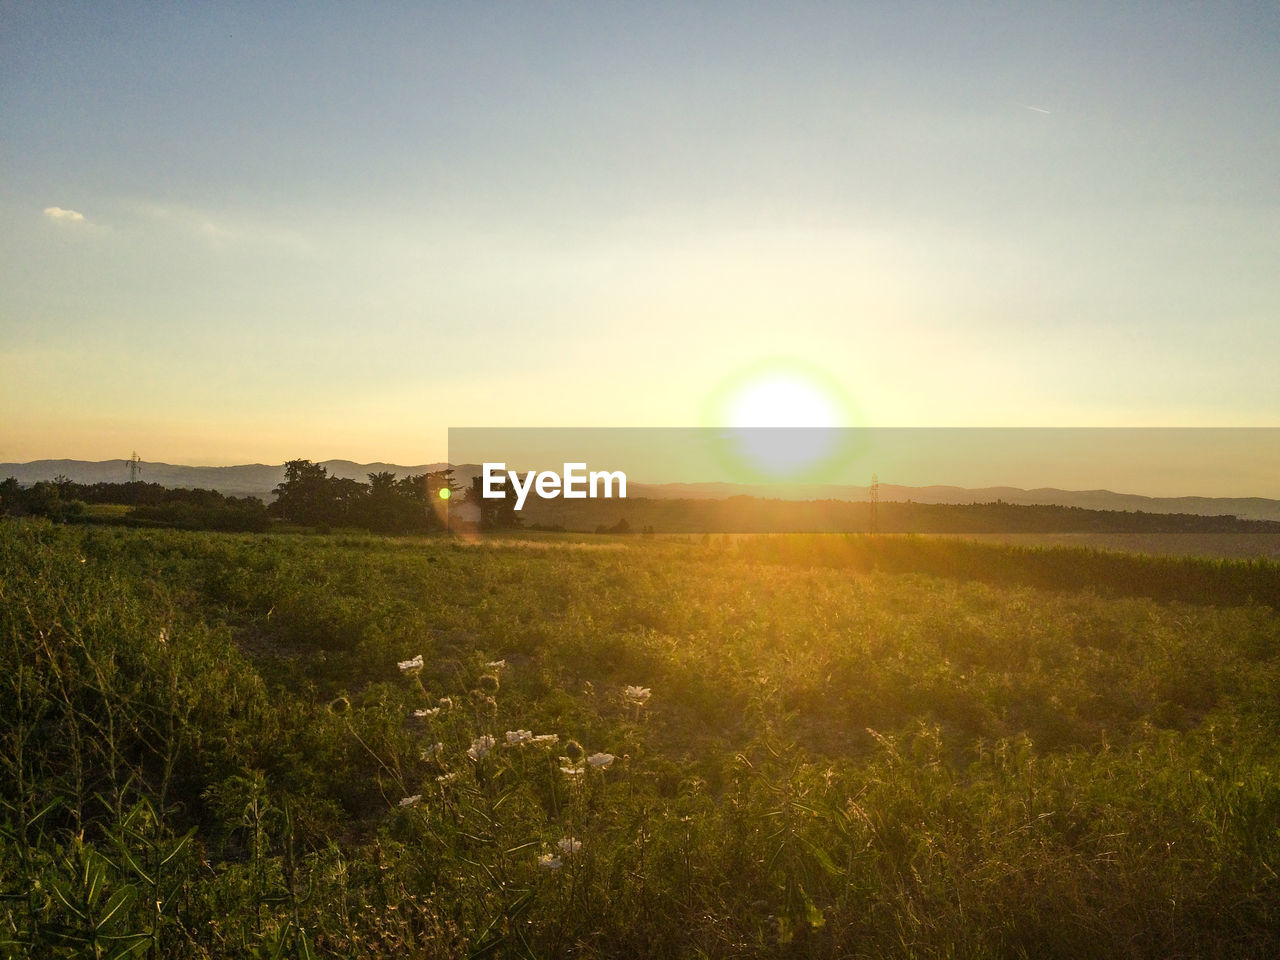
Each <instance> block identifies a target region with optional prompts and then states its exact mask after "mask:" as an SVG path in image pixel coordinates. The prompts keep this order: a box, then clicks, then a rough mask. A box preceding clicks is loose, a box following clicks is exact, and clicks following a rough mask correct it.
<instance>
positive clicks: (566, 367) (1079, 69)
mask: <svg viewBox="0 0 1280 960" xmlns="http://www.w3.org/2000/svg"><path fill="white" fill-rule="evenodd" d="M1277 157H1280V6H1277V5H1276V4H1275V3H1273V2H1269V0H1268V2H1260V3H1249V4H1209V3H1199V4H1186V5H1183V4H1174V3H1166V2H1160V3H1144V4H1136V3H1130V4H1117V3H1098V4H1052V5H1048V4H1044V5H1031V4H1026V3H1010V4H958V3H945V4H943V3H938V4H905V3H901V2H895V3H886V4H882V5H873V4H863V3H830V4H797V3H794V2H792V3H787V4H781V3H778V4H768V5H764V4H748V3H742V2H734V3H690V2H685V3H673V4H669V5H667V4H658V3H633V4H613V3H604V2H583V3H573V4H561V3H546V2H538V3H448V4H445V3H426V2H418V3H406V4H391V3H376V4H354V3H345V4H333V5H326V4H306V5H291V4H290V5H286V4H256V3H255V4H248V3H246V4H232V3H217V4H200V5H196V4H190V3H179V4H163V5H157V4H141V3H122V4H113V3H74V4H73V3H56V2H40V3H7V2H5V3H0V174H2V175H0V249H2V260H0V268H2V270H3V275H2V277H0V461H3V460H29V459H36V458H44V457H64V456H65V457H76V458H84V459H107V458H111V457H122V456H128V454H129V453H130V451H132V450H134V449H136V450H138V452H139V453H140V454H141V455H142V457H143V458H144V459H147V460H167V461H170V462H201V463H212V464H219V463H236V462H245V461H253V460H257V461H264V462H274V463H279V462H281V461H283V460H284V459H287V458H292V457H310V458H312V459H316V460H320V459H325V458H328V457H347V458H351V459H356V460H373V459H379V460H388V461H395V462H403V463H419V462H425V461H429V460H432V459H437V458H439V457H442V456H443V455H444V449H445V429H446V428H447V427H448V426H450V425H452V426H479V425H492V426H519V425H554V426H578V425H581V426H602V425H664V426H677V425H688V426H698V425H708V424H709V423H710V422H712V421H714V419H715V417H716V416H717V412H716V410H717V408H716V407H715V405H714V404H715V402H716V401H715V398H717V397H721V398H723V394H724V390H725V389H726V388H725V384H729V383H739V382H741V381H742V380H743V377H744V376H747V379H750V376H754V375H755V374H749V375H744V371H748V372H750V371H765V372H767V370H768V369H769V364H770V363H771V361H773V360H775V359H781V360H785V361H786V362H787V363H788V364H789V366H788V369H790V370H792V371H796V370H799V371H809V373H811V374H812V378H813V381H814V382H815V383H819V384H821V389H822V390H824V391H827V392H829V393H832V394H833V395H836V396H837V405H838V408H839V409H840V410H841V411H842V413H841V416H842V417H843V418H844V419H845V420H846V421H847V422H849V423H856V424H864V423H865V424H874V425H877V426H891V425H926V426H950V425H974V426H978V425H982V426H993V425H1018V426H1025V425H1043V426H1064V425H1066V426H1086V425H1088V426H1094V425H1131V426H1146V425H1184V426H1203V425H1239V426H1243V425H1267V426H1274V425H1277V424H1280V375H1278V374H1277V369H1280V362H1278V361H1280V280H1278V279H1277V276H1280V163H1278V162H1277V159H1276V158H1277ZM802 375H807V374H802Z"/></svg>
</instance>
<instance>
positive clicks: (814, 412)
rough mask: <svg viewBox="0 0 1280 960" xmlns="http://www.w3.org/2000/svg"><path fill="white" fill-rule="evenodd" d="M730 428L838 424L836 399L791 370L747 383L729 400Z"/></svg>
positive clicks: (834, 425) (767, 375)
mask: <svg viewBox="0 0 1280 960" xmlns="http://www.w3.org/2000/svg"><path fill="white" fill-rule="evenodd" d="M726 413H727V418H726V419H727V421H728V426H730V427H827V428H831V427H838V426H841V422H840V419H841V418H840V411H839V408H838V406H837V404H836V402H835V400H834V399H833V398H832V397H831V396H830V395H829V394H828V393H827V392H825V391H824V390H822V389H821V388H820V387H819V386H818V385H817V384H815V383H812V382H810V381H807V380H804V379H802V378H801V377H800V376H798V375H796V374H791V373H773V374H766V375H764V376H762V377H760V378H758V379H755V380H749V381H747V382H746V383H744V384H743V385H742V386H741V387H740V388H739V389H738V391H737V392H736V393H734V394H732V395H731V396H730V397H729V400H728V403H727V411H726Z"/></svg>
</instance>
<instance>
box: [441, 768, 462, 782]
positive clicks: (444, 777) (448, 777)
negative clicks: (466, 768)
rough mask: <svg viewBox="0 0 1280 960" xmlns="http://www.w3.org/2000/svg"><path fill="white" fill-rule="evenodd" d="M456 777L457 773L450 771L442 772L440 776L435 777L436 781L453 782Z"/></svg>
mask: <svg viewBox="0 0 1280 960" xmlns="http://www.w3.org/2000/svg"><path fill="white" fill-rule="evenodd" d="M457 779H458V775H457V774H456V773H453V772H452V771H451V772H449V773H442V774H440V776H438V777H436V783H453V781H455V780H457Z"/></svg>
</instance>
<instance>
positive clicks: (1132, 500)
mask: <svg viewBox="0 0 1280 960" xmlns="http://www.w3.org/2000/svg"><path fill="white" fill-rule="evenodd" d="M320 463H321V465H322V466H323V467H325V469H327V470H328V471H329V474H330V475H331V476H336V477H343V478H349V479H352V480H360V481H363V480H365V479H366V478H367V476H368V474H370V473H379V472H382V471H389V472H391V473H394V474H395V475H396V476H398V477H406V476H411V475H414V474H419V473H427V472H428V471H432V470H443V469H445V468H446V467H448V466H449V464H447V463H422V464H417V465H415V466H405V465H404V464H396V463H355V462H353V461H351V460H323V461H320ZM455 471H456V473H455V475H456V477H457V478H458V482H459V483H461V484H462V485H464V486H465V485H467V484H469V483H470V479H471V477H473V476H475V475H477V474H478V473H479V472H480V468H479V466H478V465H476V464H462V465H459V466H458V467H456V468H455ZM58 475H62V476H65V477H68V478H70V479H71V480H74V481H76V482H77V483H123V482H125V481H127V480H128V479H129V461H127V460H101V461H89V460H33V461H32V462H30V463H0V479H4V478H5V477H16V478H17V479H18V481H19V482H20V483H24V484H29V483H36V482H37V481H40V480H52V479H53V478H54V477H56V476H58ZM140 479H142V480H145V481H147V482H149V483H158V484H161V485H162V486H166V487H188V488H193V487H202V488H205V489H208V490H217V491H218V492H220V493H224V494H227V495H228V496H236V497H245V496H250V497H261V498H262V499H263V500H265V501H267V502H270V501H271V500H272V491H273V490H274V489H275V487H276V485H277V484H279V483H280V482H281V481H282V480H283V479H284V465H283V464H278V465H271V464H263V463H249V464H242V465H239V466H233V467H189V466H184V465H181V464H169V463H148V462H144V463H143V464H142V473H141V476H140ZM627 492H628V494H629V495H630V496H632V497H652V498H655V499H688V500H722V499H726V498H728V497H734V496H752V497H762V498H776V499H782V500H856V501H865V500H867V499H868V497H869V489H868V488H867V487H865V486H844V485H838V484H808V485H803V484H760V485H751V484H733V483H662V484H642V483H632V484H629V487H628V491H627ZM880 499H881V500H882V501H885V502H894V501H897V502H906V501H914V502H915V503H990V502H992V501H996V500H1003V501H1005V502H1006V503H1015V504H1045V505H1057V506H1064V507H1083V508H1085V509H1089V510H1128V511H1139V510H1141V511H1144V512H1146V513H1189V514H1196V515H1199V516H1236V517H1240V518H1241V519H1246V520H1278V521H1280V500H1271V499H1267V498H1265V497H1145V496H1141V495H1139V494H1129V493H1113V492H1112V491H1110V490H1059V489H1056V488H1053V487H1041V488H1037V489H1035V490H1023V489H1021V488H1019V487H980V488H974V489H971V488H966V487H951V486H927V487H907V486H899V485H897V484H889V483H882V484H881V485H880Z"/></svg>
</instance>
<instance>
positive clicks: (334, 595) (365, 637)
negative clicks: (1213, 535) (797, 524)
mask: <svg viewBox="0 0 1280 960" xmlns="http://www.w3.org/2000/svg"><path fill="white" fill-rule="evenodd" d="M1278 606H1280V565H1277V564H1276V563H1273V562H1266V561H1211V560H1198V559H1186V558H1164V557H1150V556H1128V555H1123V554H1116V553H1100V552H1092V551H1087V550H1081V549H1067V548H1058V549H1039V550H1033V549H1024V548H1019V547H1014V546H1008V545H1000V544H976V543H972V542H964V541H958V540H956V541H951V540H946V539H916V538H862V537H840V536H822V535H818V536H808V537H802V536H798V537H762V538H751V537H736V538H727V537H707V538H691V539H690V540H688V541H681V540H674V539H662V538H639V537H631V538H616V539H610V538H602V537H581V538H577V539H574V538H571V537H554V536H543V537H541V538H531V539H529V540H511V541H504V542H487V543H486V542H471V543H467V542H461V541H454V540H448V539H444V538H434V539H429V538H402V539H387V538H379V537H374V536H364V535H360V536H341V535H332V536H318V535H301V534H296V535H292V534H291V535H236V534H213V533H188V532H181V531H164V530H132V529H124V528H111V527H91V526H86V527H63V526H53V525H50V524H48V523H45V522H37V521H7V522H4V523H0V630H2V631H3V652H2V653H0V736H3V743H2V744H0V803H2V804H3V809H2V811H0V817H2V819H3V833H2V834H0V894H2V895H3V898H4V899H3V900H0V950H5V951H8V952H10V953H12V954H14V955H17V956H33V957H81V956H96V957H120V956H138V957H146V956H151V957H174V958H177V957H219V958H220V957H308V956H317V957H318V956H340V957H370V958H372V957H392V956H394V957H432V958H434V957H443V958H451V957H469V956H493V957H538V958H542V957H602V956H617V957H650V956H653V957H774V956H783V957H791V956H794V957H830V958H836V957H1037V958H1038V957H1063V958H1067V957H1071V958H1079V957H1270V956H1276V955H1280V876H1278V875H1277V871H1280V736H1277V734H1280V616H1278V615H1277V607H1278ZM419 654H420V655H421V656H422V666H421V667H420V668H419V667H416V666H412V665H410V666H408V667H406V668H405V669H401V668H400V666H398V663H399V662H401V661H412V660H413V658H415V657H416V656H417V655H419ZM497 661H504V663H502V664H501V665H497V666H495V665H493V664H494V663H495V662H497ZM628 686H640V687H645V688H649V689H650V690H651V691H652V693H651V696H649V697H648V698H647V700H645V701H644V702H643V703H640V702H636V701H637V698H636V697H634V696H633V697H631V698H628V696H627V693H626V688H627V687H628ZM442 698H446V699H445V700H444V701H443V702H442ZM436 710H438V711H439V712H438V713H434V714H431V715H420V716H415V711H436ZM509 731H510V732H511V733H512V734H513V735H514V739H517V740H518V739H522V738H523V734H521V733H520V731H528V732H529V733H530V734H532V735H547V734H555V735H556V737H557V738H558V740H557V742H556V743H555V744H554V745H547V744H544V743H540V742H528V743H519V744H508V742H507V740H508V737H507V733H508V732H509ZM485 735H491V736H492V737H493V738H494V744H493V745H492V747H489V748H487V744H486V742H485V741H483V740H482V739H481V738H482V737H484V736H485ZM469 749H470V750H471V752H472V754H474V755H475V756H474V758H473V757H472V756H468V753H467V751H468V750H469ZM599 754H608V755H611V756H612V760H611V761H606V760H605V759H604V758H603V757H601V756H595V760H596V763H598V764H600V765H599V766H597V765H595V764H593V763H591V762H585V761H584V760H583V759H581V758H582V757H583V755H587V756H592V755H599ZM565 771H569V772H565ZM415 798H416V799H415ZM570 840H572V841H574V842H572V843H571V842H568V841H570ZM561 841H566V842H565V843H564V844H563V847H562V846H561ZM578 844H580V846H579V845H578ZM564 848H568V849H567V850H566V849H564Z"/></svg>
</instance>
